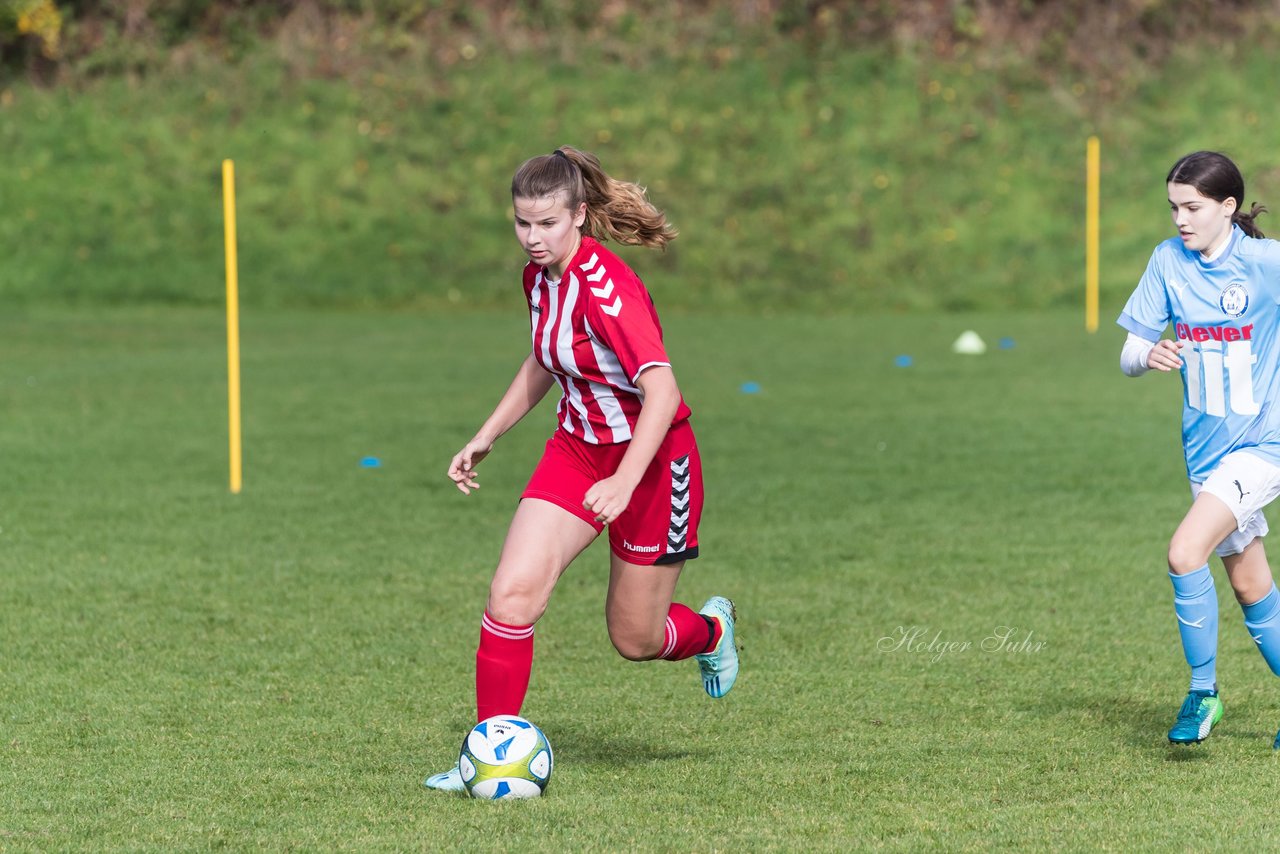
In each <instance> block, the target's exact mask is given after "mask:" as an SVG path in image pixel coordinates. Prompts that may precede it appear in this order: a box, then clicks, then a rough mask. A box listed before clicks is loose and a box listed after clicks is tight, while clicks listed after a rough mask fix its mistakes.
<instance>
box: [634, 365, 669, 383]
mask: <svg viewBox="0 0 1280 854" xmlns="http://www.w3.org/2000/svg"><path fill="white" fill-rule="evenodd" d="M669 367H671V363H670V362H645V363H644V364H643V365H641V366H640V367H639V369H638V370H636V375H635V376H634V377H632V378H631V383H632V385H635V386H636V388H639V385H637V384H636V381H637V380H639V379H640V375H641V374H643V373H644V372H645V371H647V370H649V369H650V368H669Z"/></svg>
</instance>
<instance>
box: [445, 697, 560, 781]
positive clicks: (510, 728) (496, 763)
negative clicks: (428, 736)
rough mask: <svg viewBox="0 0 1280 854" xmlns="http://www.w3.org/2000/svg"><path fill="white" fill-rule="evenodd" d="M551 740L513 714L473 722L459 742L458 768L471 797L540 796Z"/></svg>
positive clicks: (547, 775)
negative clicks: (460, 745)
mask: <svg viewBox="0 0 1280 854" xmlns="http://www.w3.org/2000/svg"><path fill="white" fill-rule="evenodd" d="M553 764H554V762H553V760H552V758H551V742H549V741H547V737H546V736H545V735H543V734H542V730H540V729H538V728H537V727H536V726H534V725H533V724H531V723H530V722H529V721H527V720H525V719H524V718H521V717H517V716H516V715H494V716H493V717H491V718H486V719H485V720H483V721H481V722H480V723H478V724H476V725H475V726H474V727H473V728H472V729H471V732H469V733H467V738H466V740H465V741H463V742H462V753H461V754H460V755H459V756H458V770H459V771H460V772H461V773H462V784H463V785H464V786H466V787H467V793H468V794H469V795H471V797H473V798H483V799H485V800H490V801H496V800H505V799H506V798H536V797H540V796H541V795H542V793H543V792H544V791H546V789H547V783H549V782H550V781H551V768H552V765H553Z"/></svg>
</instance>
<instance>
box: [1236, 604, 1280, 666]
mask: <svg viewBox="0 0 1280 854" xmlns="http://www.w3.org/2000/svg"><path fill="white" fill-rule="evenodd" d="M1240 610H1242V611H1244V625H1245V628H1247V629H1248V630H1249V637H1251V638H1253V642H1254V643H1256V644H1257V645H1258V652H1260V653H1262V657H1263V658H1264V659H1265V660H1266V662H1267V666H1268V667H1270V668H1271V672H1272V673H1274V674H1276V675H1277V676H1280V593H1277V592H1276V585H1275V582H1274V581H1273V582H1272V583H1271V592H1270V593H1268V594H1267V595H1266V596H1263V597H1262V598H1261V599H1259V600H1258V601H1257V602H1254V603H1253V604H1252V605H1241V606H1240Z"/></svg>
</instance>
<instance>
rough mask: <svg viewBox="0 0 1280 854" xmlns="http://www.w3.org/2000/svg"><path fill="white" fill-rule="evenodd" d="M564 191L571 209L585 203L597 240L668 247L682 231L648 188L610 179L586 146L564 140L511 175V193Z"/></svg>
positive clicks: (585, 227)
mask: <svg viewBox="0 0 1280 854" xmlns="http://www.w3.org/2000/svg"><path fill="white" fill-rule="evenodd" d="M557 193H563V194H564V195H565V204H566V205H567V206H568V208H569V210H571V211H573V210H576V209H577V207H578V205H579V204H581V203H582V202H586V203H587V218H586V221H585V222H583V223H582V233H583V234H589V235H591V236H592V237H594V238H596V239H597V240H602V241H603V240H608V239H609V238H613V239H614V240H616V241H618V242H619V243H628V244H632V245H639V246H650V247H657V248H662V249H665V248H666V245H667V244H668V243H669V242H670V241H672V240H674V239H675V237H676V235H677V234H678V233H679V232H677V231H676V230H675V228H674V227H672V225H671V223H669V222H667V217H666V214H664V213H663V212H662V211H660V210H658V209H657V208H656V207H654V205H653V203H652V202H650V201H649V199H648V197H647V196H646V195H645V189H644V187H641V186H640V185H639V184H632V183H628V182H626V181H619V180H617V179H615V178H611V177H610V176H609V175H608V174H607V173H606V172H605V171H604V170H603V169H601V168H600V161H599V160H598V159H597V158H596V156H595V155H594V154H592V153H590V152H588V151H579V150H578V149H576V148H571V147H570V146H567V145H562V146H561V147H559V148H557V149H556V150H555V151H553V152H551V153H550V154H542V155H539V156H537V157H531V158H530V159H528V160H526V161H525V162H524V163H522V164H520V168H519V169H517V170H516V174H515V176H514V177H513V178H512V179H511V197H512V198H521V199H541V198H545V197H547V196H554V195H556V194H557Z"/></svg>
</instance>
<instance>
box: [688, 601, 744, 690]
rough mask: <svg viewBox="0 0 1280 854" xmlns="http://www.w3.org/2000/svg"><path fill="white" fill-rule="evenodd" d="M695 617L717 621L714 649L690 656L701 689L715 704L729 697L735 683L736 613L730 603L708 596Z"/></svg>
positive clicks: (736, 675)
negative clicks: (698, 672)
mask: <svg viewBox="0 0 1280 854" xmlns="http://www.w3.org/2000/svg"><path fill="white" fill-rule="evenodd" d="M698 613H699V614H703V615H705V616H708V617H711V618H712V619H713V620H719V621H720V626H721V629H722V631H721V633H720V642H719V643H718V644H716V648H715V649H713V650H711V652H706V653H700V654H698V655H695V656H694V658H696V659H697V660H698V668H699V669H700V670H701V671H702V687H703V688H705V689H706V691H707V694H709V695H710V696H711V697H713V698H715V699H717V700H718V699H720V698H721V697H723V696H724V695H725V694H728V693H729V689H731V688H732V687H733V683H734V682H735V681H737V679H738V647H737V645H736V644H735V643H734V638H733V634H734V633H733V624H734V622H735V621H736V620H737V618H738V613H737V611H736V610H734V607H733V603H732V602H730V601H729V600H728V599H726V598H724V597H723V596H712V597H711V598H710V599H708V600H707V603H706V604H705V605H703V606H702V608H701V609H700V610H699V611H698Z"/></svg>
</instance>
